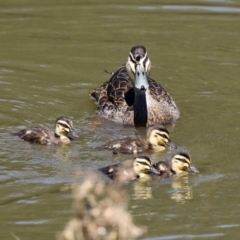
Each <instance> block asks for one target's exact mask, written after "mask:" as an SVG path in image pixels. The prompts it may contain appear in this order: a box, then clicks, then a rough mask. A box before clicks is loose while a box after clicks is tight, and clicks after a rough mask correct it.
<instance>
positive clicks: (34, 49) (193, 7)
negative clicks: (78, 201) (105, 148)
mask: <svg viewBox="0 0 240 240" xmlns="http://www.w3.org/2000/svg"><path fill="white" fill-rule="evenodd" d="M35 2H36V1H35ZM35 2H34V1H30V0H23V1H5V2H1V3H0V34H1V37H0V42H1V47H0V48H1V54H0V121H1V125H0V128H1V130H0V157H1V158H0V159H1V166H0V171H1V174H0V184H1V185H0V189H1V198H0V211H1V231H0V238H1V239H16V237H14V236H17V237H19V238H20V239H21V240H30V239H46V240H47V239H54V238H55V235H56V233H57V232H59V231H61V230H62V229H63V227H64V225H65V223H66V222H67V221H68V220H69V218H70V217H71V216H72V208H71V206H72V199H71V190H70V187H71V184H72V183H73V182H76V181H79V179H78V178H77V176H78V170H79V169H80V168H81V169H84V170H94V171H95V170H96V169H97V168H98V167H101V166H105V165H108V164H110V163H111V162H117V161H121V160H123V159H124V158H126V156H120V155H119V156H116V157H113V156H112V155H111V153H109V152H100V153H99V152H97V151H95V150H94V147H95V146H98V145H100V144H101V143H103V142H105V141H106V140H109V139H113V138H116V137H117V136H119V135H120V136H123V135H129V134H130V135H134V134H135V133H136V134H139V135H142V136H145V129H137V130H136V129H134V128H124V127H123V126H118V125H115V124H113V123H109V122H107V121H104V120H103V121H102V124H101V125H98V124H96V123H98V122H99V121H100V120H101V119H100V118H99V117H97V116H96V115H95V112H94V111H95V109H96V106H95V104H94V102H93V100H92V99H90V97H89V91H90V90H91V89H93V88H95V87H97V86H99V85H100V84H101V83H103V82H104V81H106V80H108V78H109V77H110V76H109V75H107V74H106V73H104V72H103V70H104V69H116V68H117V67H118V66H120V65H121V64H122V63H123V62H125V60H126V58H127V55H128V52H129V50H130V48H131V47H132V46H133V45H136V44H143V45H145V46H146V48H147V50H148V54H149V56H150V58H151V61H152V71H151V76H152V78H154V79H156V80H157V81H158V82H160V83H161V84H162V85H163V86H164V87H165V89H167V90H168V91H169V93H170V94H171V95H172V97H173V98H174V100H175V101H176V103H177V105H178V107H179V109H180V111H181V118H180V120H179V121H178V122H177V124H176V125H175V127H172V128H170V129H171V136H172V139H173V140H174V142H175V143H177V144H178V145H179V146H180V148H181V149H187V150H188V151H189V152H190V154H191V156H192V158H193V161H194V164H195V166H196V167H197V168H198V169H199V170H200V171H201V174H200V175H199V176H189V177H185V178H180V179H175V180H174V181H170V180H166V181H159V182H158V181H157V182H153V183H152V184H150V185H148V186H142V185H141V184H138V183H135V184H130V185H128V186H127V188H126V190H127V194H128V195H127V197H128V198H129V202H130V211H131V213H132V214H133V216H134V219H135V222H136V223H138V224H139V225H145V226H148V233H147V235H146V239H151V240H162V239H164V240H165V239H193V238H199V239H238V238H239V231H240V218H239V215H240V203H239V198H240V190H239V178H240V177H239V176H240V175H239V169H240V168H239V155H240V151H239V143H240V128H239V115H240V110H239V109H240V97H239V91H240V89H239V76H240V68H239V65H240V58H239V56H240V44H239V42H240V31H239V29H240V2H239V1H234V0H233V1H227V0H226V1H220V0H219V1H160V2H159V1H151V2H150V3H148V1H140V2H139V1H132V2H131V4H129V3H128V1H122V2H121V3H119V4H117V3H112V1H106V0H105V1H101V2H99V1H91V2H87V1H86V2H80V1H76V0H72V1H53V0H48V1H38V2H36V3H35ZM62 114H64V115H68V116H71V117H72V118H73V119H74V125H75V127H76V129H77V131H78V132H79V133H80V134H81V137H80V138H79V139H77V140H76V141H75V142H74V143H73V144H71V145H70V146H66V147H60V148H43V147H39V146H32V145H30V144H28V143H26V142H24V141H21V140H20V139H17V138H15V137H12V136H11V135H10V134H11V133H13V132H16V131H17V130H19V129H21V128H23V127H24V126H28V125H31V124H45V125H47V126H49V127H51V126H52V125H53V123H54V121H55V119H56V118H57V117H58V116H60V115H62ZM160 157H162V155H155V156H153V157H152V158H153V160H158V159H159V158H160Z"/></svg>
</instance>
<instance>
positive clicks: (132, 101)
mask: <svg viewBox="0 0 240 240" xmlns="http://www.w3.org/2000/svg"><path fill="white" fill-rule="evenodd" d="M150 69H151V62H150V59H149V57H148V55H147V50H146V48H145V47H144V46H134V47H132V49H131V51H130V53H129V56H128V59H127V62H126V63H125V64H124V65H123V66H121V67H120V68H118V69H117V70H116V71H115V72H112V77H111V78H110V80H109V81H107V82H105V83H104V84H103V85H101V86H100V87H99V88H96V89H94V90H92V91H91V96H92V97H93V98H95V100H96V103H97V106H98V108H97V113H98V114H99V115H100V116H103V117H104V118H106V119H108V120H111V121H114V122H116V123H120V124H126V125H135V126H150V125H155V124H169V123H174V122H175V121H176V120H177V119H178V118H179V116H180V113H179V110H178V108H177V106H176V104H175V102H174V101H173V99H172V97H171V96H170V95H169V94H168V93H167V92H166V91H165V90H164V88H163V87H162V86H161V85H160V84H158V83H157V82H156V81H155V80H153V79H151V78H150V77H149V74H150Z"/></svg>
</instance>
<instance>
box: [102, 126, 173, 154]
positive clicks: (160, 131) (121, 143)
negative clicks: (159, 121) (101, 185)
mask: <svg viewBox="0 0 240 240" xmlns="http://www.w3.org/2000/svg"><path fill="white" fill-rule="evenodd" d="M167 147H172V148H175V147H176V146H175V144H174V143H173V142H172V141H171V139H170V135H169V132H168V130H167V129H166V128H165V127H163V126H155V127H152V128H150V129H149V130H148V133H147V140H145V139H142V138H140V137H138V138H133V137H126V138H122V139H115V140H113V141H109V142H107V143H105V144H104V145H103V146H102V147H100V148H102V149H109V150H112V151H113V153H114V154H116V153H118V152H121V153H127V154H139V153H143V152H163V151H164V150H166V148H167Z"/></svg>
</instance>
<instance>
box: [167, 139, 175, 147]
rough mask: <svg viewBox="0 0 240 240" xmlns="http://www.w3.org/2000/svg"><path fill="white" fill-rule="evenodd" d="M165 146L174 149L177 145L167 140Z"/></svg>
mask: <svg viewBox="0 0 240 240" xmlns="http://www.w3.org/2000/svg"><path fill="white" fill-rule="evenodd" d="M166 145H167V146H168V147H169V148H173V149H176V148H177V145H176V144H175V143H174V142H173V141H172V140H169V141H168V142H167V143H166Z"/></svg>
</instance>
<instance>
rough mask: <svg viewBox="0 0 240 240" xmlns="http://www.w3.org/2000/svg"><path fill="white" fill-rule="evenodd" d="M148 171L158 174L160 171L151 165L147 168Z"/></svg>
mask: <svg viewBox="0 0 240 240" xmlns="http://www.w3.org/2000/svg"><path fill="white" fill-rule="evenodd" d="M149 173H152V174H154V175H160V172H159V171H158V170H157V169H156V168H155V167H153V166H151V168H150V169H149Z"/></svg>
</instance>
